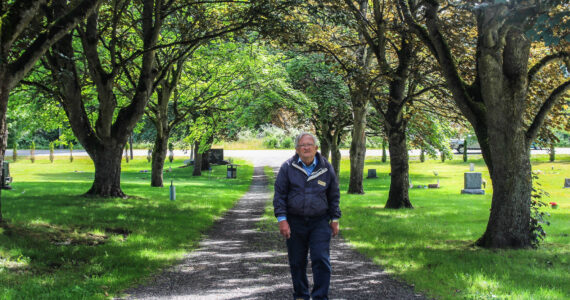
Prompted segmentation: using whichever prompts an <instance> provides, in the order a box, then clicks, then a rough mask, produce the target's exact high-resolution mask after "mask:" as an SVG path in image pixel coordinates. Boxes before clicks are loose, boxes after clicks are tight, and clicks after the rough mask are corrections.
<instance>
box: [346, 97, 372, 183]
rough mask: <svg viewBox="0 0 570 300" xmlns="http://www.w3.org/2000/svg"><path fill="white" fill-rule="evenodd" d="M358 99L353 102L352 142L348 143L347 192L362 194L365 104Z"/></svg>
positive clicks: (364, 152)
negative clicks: (348, 172)
mask: <svg viewBox="0 0 570 300" xmlns="http://www.w3.org/2000/svg"><path fill="white" fill-rule="evenodd" d="M367 103H368V101H359V103H358V104H357V105H354V104H353V114H354V124H353V127H352V142H351V144H350V182H349V184H348V193H349V194H364V188H363V187H362V180H363V177H364V158H365V156H366V135H365V129H366V106H367V105H366V104H367Z"/></svg>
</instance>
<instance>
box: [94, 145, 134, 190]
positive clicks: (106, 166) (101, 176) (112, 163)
mask: <svg viewBox="0 0 570 300" xmlns="http://www.w3.org/2000/svg"><path fill="white" fill-rule="evenodd" d="M124 146H125V145H124V143H122V144H119V145H113V146H110V147H99V148H97V149H96V150H94V151H93V150H88V153H89V156H90V157H91V159H92V160H93V163H94V164H95V180H94V181H93V185H92V186H91V189H89V191H87V193H85V195H86V196H98V197H120V198H125V197H126V195H125V194H124V193H123V191H122V190H121V161H122V158H123V147H124ZM86 150H87V149H86Z"/></svg>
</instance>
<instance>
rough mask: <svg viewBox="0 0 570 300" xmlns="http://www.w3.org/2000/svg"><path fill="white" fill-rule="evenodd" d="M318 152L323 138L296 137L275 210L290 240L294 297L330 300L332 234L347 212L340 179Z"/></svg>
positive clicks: (280, 178) (279, 177) (284, 167)
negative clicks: (310, 275) (310, 276)
mask: <svg viewBox="0 0 570 300" xmlns="http://www.w3.org/2000/svg"><path fill="white" fill-rule="evenodd" d="M317 150H318V140H317V138H316V137H315V136H314V135H312V134H310V133H306V132H303V133H301V134H299V135H298V136H297V138H296V139H295V151H296V154H295V155H294V156H293V157H292V158H290V159H288V160H287V161H286V162H285V163H283V165H281V168H280V169H279V174H278V175H277V179H276V180H275V195H274V197H273V208H274V212H275V216H276V217H277V221H278V222H279V231H280V232H281V235H283V236H284V237H285V238H286V239H287V252H288V255H289V266H290V268H291V277H292V279H293V290H294V293H293V297H294V299H309V298H310V297H312V298H313V299H328V291H329V284H330V277H331V264H330V241H331V235H332V236H336V235H337V234H338V231H339V227H338V219H339V218H340V216H341V212H340V208H339V201H340V192H339V187H338V178H337V176H336V174H335V171H334V169H333V167H332V166H331V164H330V163H329V162H328V161H327V160H326V159H324V158H323V157H322V156H321V155H320V153H318V152H317ZM309 251H310V257H311V266H312V270H313V281H314V282H313V289H312V291H311V293H310V294H309V283H308V279H307V255H308V253H309Z"/></svg>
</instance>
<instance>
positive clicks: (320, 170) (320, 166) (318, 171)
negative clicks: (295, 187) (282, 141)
mask: <svg viewBox="0 0 570 300" xmlns="http://www.w3.org/2000/svg"><path fill="white" fill-rule="evenodd" d="M315 162H316V163H317V165H316V166H315V170H313V173H311V176H308V174H307V172H306V171H305V169H303V167H302V166H301V165H300V163H299V154H297V153H295V156H293V161H292V162H291V165H293V167H294V168H295V169H298V170H299V171H301V172H303V174H305V175H307V176H308V178H307V181H310V180H313V179H315V178H317V177H319V176H321V175H322V174H324V173H326V172H328V168H327V167H326V164H325V163H323V159H322V157H321V154H320V153H319V152H317V154H315Z"/></svg>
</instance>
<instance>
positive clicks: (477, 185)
mask: <svg viewBox="0 0 570 300" xmlns="http://www.w3.org/2000/svg"><path fill="white" fill-rule="evenodd" d="M463 178H464V188H463V189H462V190H461V194H477V195H484V194H485V190H482V189H481V184H482V182H483V177H482V175H481V173H479V172H469V173H465V174H464V177H463Z"/></svg>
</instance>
